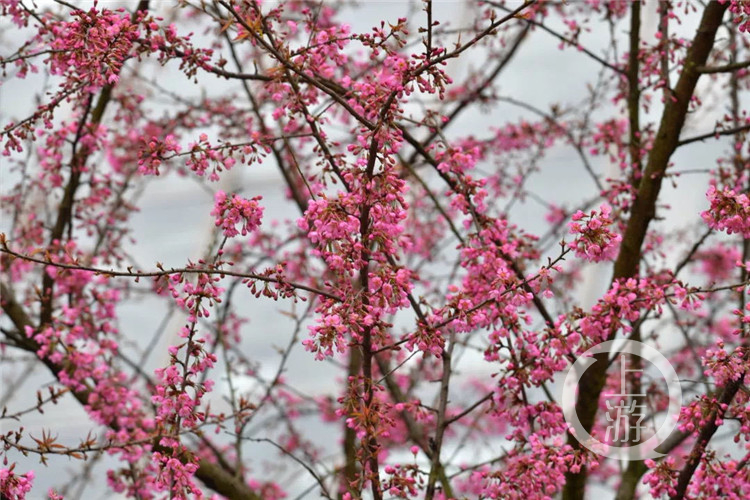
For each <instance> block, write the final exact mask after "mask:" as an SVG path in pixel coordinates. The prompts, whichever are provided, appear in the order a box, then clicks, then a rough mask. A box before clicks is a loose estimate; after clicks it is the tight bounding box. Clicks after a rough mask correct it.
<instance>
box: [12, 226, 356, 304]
mask: <svg viewBox="0 0 750 500" xmlns="http://www.w3.org/2000/svg"><path fill="white" fill-rule="evenodd" d="M4 237H5V234H4V233H0V245H1V246H0V253H4V254H8V255H10V256H12V257H15V258H19V259H21V260H25V261H28V262H35V263H37V264H43V265H46V266H52V267H57V268H61V269H73V270H78V271H89V272H92V273H94V274H96V275H101V276H107V277H125V278H136V279H138V278H158V277H161V276H171V275H174V274H210V275H219V276H221V277H224V276H234V277H236V278H246V279H254V280H258V281H263V282H265V283H278V284H279V285H288V286H290V287H292V288H295V289H299V290H304V291H306V292H310V293H314V294H316V295H320V296H322V297H326V298H329V299H332V300H335V301H336V302H343V301H344V299H343V298H341V297H339V296H338V295H335V294H333V293H330V292H326V291H325V290H319V289H317V288H314V287H311V286H308V285H304V284H302V283H295V282H293V281H285V280H282V279H280V278H273V277H271V276H264V275H262V274H255V273H242V272H238V271H228V270H226V269H201V268H174V267H173V268H170V269H161V270H159V271H115V270H114V269H102V268H98V267H92V266H85V265H82V264H65V263H62V262H54V261H50V260H47V259H39V258H36V257H32V256H30V255H24V254H21V253H18V252H15V251H13V250H11V249H10V248H8V246H7V243H6V242H5V239H4Z"/></svg>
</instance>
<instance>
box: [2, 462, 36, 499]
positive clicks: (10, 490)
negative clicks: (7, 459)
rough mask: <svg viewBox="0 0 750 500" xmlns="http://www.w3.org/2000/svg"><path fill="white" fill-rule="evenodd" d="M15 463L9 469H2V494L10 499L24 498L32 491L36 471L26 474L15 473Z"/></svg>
mask: <svg viewBox="0 0 750 500" xmlns="http://www.w3.org/2000/svg"><path fill="white" fill-rule="evenodd" d="M14 468H15V464H13V465H11V466H10V468H8V469H5V468H3V469H0V495H2V497H3V498H8V499H9V500H23V499H24V498H26V494H27V493H28V492H30V491H31V486H32V484H33V482H34V471H29V472H27V473H26V474H15V473H14V472H13V469H14Z"/></svg>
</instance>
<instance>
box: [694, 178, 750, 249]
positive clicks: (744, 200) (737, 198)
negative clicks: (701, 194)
mask: <svg viewBox="0 0 750 500" xmlns="http://www.w3.org/2000/svg"><path fill="white" fill-rule="evenodd" d="M706 197H707V198H708V201H709V202H710V203H711V207H710V208H709V209H708V210H706V211H704V212H702V213H701V217H703V220H704V221H706V224H708V226H709V227H711V228H713V229H717V230H719V231H726V232H727V233H728V234H734V233H737V234H741V235H742V237H743V238H750V198H748V196H747V194H744V193H739V194H738V193H735V191H734V190H733V189H729V188H728V187H725V188H724V189H723V190H722V191H719V190H717V189H716V186H713V185H712V186H711V187H709V188H708V192H707V193H706Z"/></svg>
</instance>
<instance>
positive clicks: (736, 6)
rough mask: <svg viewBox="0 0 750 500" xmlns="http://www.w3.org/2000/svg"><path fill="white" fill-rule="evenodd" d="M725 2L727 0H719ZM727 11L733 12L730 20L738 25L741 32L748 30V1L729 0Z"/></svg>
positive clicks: (749, 13) (749, 5)
mask: <svg viewBox="0 0 750 500" xmlns="http://www.w3.org/2000/svg"><path fill="white" fill-rule="evenodd" d="M720 2H721V3H726V2H727V0H720ZM729 12H731V13H732V14H734V18H733V19H732V21H733V22H734V23H735V24H738V25H739V29H740V31H742V32H745V33H747V32H750V3H749V2H747V1H746V0H729Z"/></svg>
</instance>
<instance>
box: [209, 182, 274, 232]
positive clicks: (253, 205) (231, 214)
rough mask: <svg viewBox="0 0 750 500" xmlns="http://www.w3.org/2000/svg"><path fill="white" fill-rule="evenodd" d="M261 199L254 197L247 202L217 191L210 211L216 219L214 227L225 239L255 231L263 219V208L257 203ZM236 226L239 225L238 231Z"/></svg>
mask: <svg viewBox="0 0 750 500" xmlns="http://www.w3.org/2000/svg"><path fill="white" fill-rule="evenodd" d="M261 199H262V197H261V196H256V197H254V198H252V199H250V200H248V199H246V198H242V197H240V196H238V195H236V194H232V195H231V197H228V196H227V194H226V193H225V192H224V191H218V192H217V193H216V195H215V202H214V209H213V210H212V211H211V215H213V216H214V217H216V227H220V228H221V229H222V232H223V233H224V236H226V237H227V238H232V237H234V236H237V235H238V234H242V236H245V235H246V234H248V233H250V232H252V231H255V230H256V229H258V227H260V222H261V218H262V217H263V207H261V206H260V204H259V203H258V201H259V200H261ZM237 224H241V229H240V231H237V228H236V226H237Z"/></svg>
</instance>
